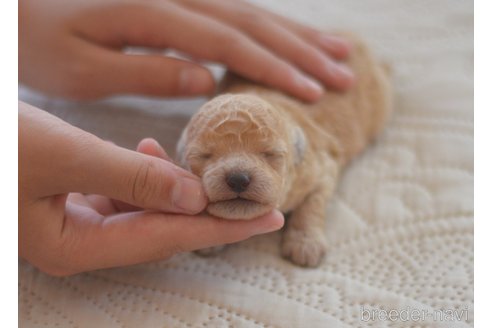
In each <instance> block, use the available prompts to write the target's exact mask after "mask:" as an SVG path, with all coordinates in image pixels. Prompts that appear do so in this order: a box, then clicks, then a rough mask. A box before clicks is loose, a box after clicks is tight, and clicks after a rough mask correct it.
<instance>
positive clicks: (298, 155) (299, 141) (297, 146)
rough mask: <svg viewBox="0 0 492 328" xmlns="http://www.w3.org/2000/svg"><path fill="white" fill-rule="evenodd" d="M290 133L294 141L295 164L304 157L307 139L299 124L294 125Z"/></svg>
mask: <svg viewBox="0 0 492 328" xmlns="http://www.w3.org/2000/svg"><path fill="white" fill-rule="evenodd" d="M292 135H293V137H292V140H293V141H294V163H295V164H296V165H297V164H299V163H301V162H302V160H303V159H304V153H305V152H306V147H307V140H306V136H305V135H304V131H303V130H302V129H301V128H300V127H299V126H296V127H294V129H293V130H292Z"/></svg>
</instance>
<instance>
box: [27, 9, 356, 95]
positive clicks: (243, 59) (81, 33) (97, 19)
mask: <svg viewBox="0 0 492 328" xmlns="http://www.w3.org/2000/svg"><path fill="white" fill-rule="evenodd" d="M127 46H142V47H147V48H154V49H166V48H173V49H177V50H179V51H181V52H183V53H186V54H188V55H190V56H192V57H193V58H195V59H198V60H207V61H214V62H220V63H223V64H225V65H226V66H227V67H228V68H229V69H230V70H231V71H234V72H235V73H237V74H239V75H243V76H244V77H246V78H249V79H251V80H254V81H256V82H260V83H264V84H266V85H269V86H271V87H275V88H278V89H280V90H283V91H285V92H287V93H290V94H292V95H293V96H296V97H299V98H301V99H303V100H306V101H314V100H316V99H318V98H319V97H320V96H321V95H322V93H323V87H322V86H321V84H320V83H319V82H317V81H320V82H321V83H322V84H324V85H326V86H328V87H333V88H335V89H340V90H345V89H347V88H349V87H350V86H351V85H352V83H353V80H354V78H353V75H352V73H351V72H350V70H349V69H348V68H347V67H345V66H343V65H342V64H340V63H338V62H337V60H341V59H344V58H346V57H347V56H348V54H349V52H350V44H349V43H348V42H347V41H345V40H344V39H341V38H339V37H335V36H332V35H329V34H326V33H322V32H320V31H317V30H315V29H312V28H309V27H306V26H303V25H301V24H298V23H295V22H293V21H291V20H289V19H287V18H284V17H281V16H278V15H276V14H273V13H271V12H268V11H266V10H264V9H261V8H259V7H256V6H254V5H252V4H249V3H247V2H244V1H230V0H211V1H202V0H180V1H177V0H153V1H139V0H130V1H123V0H109V1H102V2H101V1H96V0H74V1H62V0H45V1H35V0H22V1H21V2H20V3H19V78H20V81H21V82H23V83H25V84H26V85H28V86H31V87H33V88H36V89H39V90H41V91H43V92H46V93H48V94H51V95H57V96H63V97H68V98H75V99H93V98H99V97H103V96H108V95H112V94H123V93H128V94H131V93H133V94H145V95H152V96H193V95H200V94H209V93H211V92H212V91H213V90H214V80H213V78H212V76H211V74H210V72H209V71H208V70H206V69H205V68H204V67H202V66H201V65H200V64H199V63H198V62H193V61H185V60H179V59H175V58H169V57H165V56H159V55H129V54H125V53H124V49H125V47H127Z"/></svg>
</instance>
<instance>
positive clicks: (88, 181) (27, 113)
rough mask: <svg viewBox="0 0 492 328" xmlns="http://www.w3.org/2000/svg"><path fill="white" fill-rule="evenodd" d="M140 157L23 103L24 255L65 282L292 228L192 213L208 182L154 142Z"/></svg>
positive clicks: (277, 218) (267, 220)
mask: <svg viewBox="0 0 492 328" xmlns="http://www.w3.org/2000/svg"><path fill="white" fill-rule="evenodd" d="M138 151H139V152H140V153H138V152H133V151H130V150H126V149H123V148H120V147H117V146H115V145H113V144H111V143H108V142H105V141H102V140H100V139H98V138H97V137H95V136H93V135H91V134H89V133H87V132H84V131H82V130H80V129H78V128H76V127H73V126H71V125H69V124H67V123H65V122H63V121H61V120H60V119H58V118H56V117H54V116H52V115H50V114H48V113H45V112H43V111H41V110H39V109H36V108H34V107H32V106H29V105H27V104H24V103H19V255H20V256H21V257H23V258H25V259H26V260H27V261H29V262H30V263H32V264H33V265H35V266H36V267H38V268H39V269H41V270H42V271H45V272H47V273H49V274H52V275H57V276H64V275H70V274H74V273H78V272H82V271H89V270H95V269H100V268H107V267H114V266H123V265H130V264H136V263H141V262H147V261H153V260H159V259H166V258H168V257H170V256H172V255H173V254H176V253H178V252H182V251H191V250H196V249H201V248H206V247H211V246H216V245H222V244H227V243H232V242H236V241H240V240H243V239H246V238H249V237H250V236H252V235H256V234H260V233H266V232H270V231H273V230H277V229H280V227H281V226H282V225H283V217H282V215H281V214H280V213H279V212H277V211H274V212H272V213H270V214H267V215H265V216H263V217H260V218H257V219H254V220H251V221H229V220H221V219H217V218H213V217H211V216H208V215H194V216H191V214H196V213H199V212H200V211H201V210H203V209H204V208H205V206H206V203H207V199H206V197H205V195H204V192H203V189H202V186H201V182H200V180H199V178H198V177H196V176H194V175H192V174H191V173H189V172H187V171H185V170H183V169H181V168H179V167H177V166H175V165H174V164H172V163H171V162H169V161H167V160H166V159H167V155H166V153H165V152H164V150H162V148H160V146H159V145H158V144H157V143H156V142H155V141H153V140H149V139H144V141H142V142H141V143H140V144H139V147H138ZM143 209H145V210H143ZM171 213H173V214H171Z"/></svg>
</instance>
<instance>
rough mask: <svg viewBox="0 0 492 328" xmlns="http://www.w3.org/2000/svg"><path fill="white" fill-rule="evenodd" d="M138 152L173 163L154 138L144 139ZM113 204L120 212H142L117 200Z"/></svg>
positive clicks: (139, 144) (138, 146)
mask: <svg viewBox="0 0 492 328" xmlns="http://www.w3.org/2000/svg"><path fill="white" fill-rule="evenodd" d="M137 152H139V153H142V154H145V155H149V156H154V157H157V158H161V159H164V160H166V161H169V162H172V160H171V158H170V157H169V156H168V155H167V153H166V151H165V150H164V149H163V148H162V147H161V145H159V143H158V142H157V141H156V140H154V139H152V138H145V139H142V140H141V141H140V142H139V143H138V145H137ZM112 204H113V206H114V207H115V208H116V209H117V210H118V211H119V212H134V211H138V210H141V208H139V207H137V206H133V205H131V204H128V203H125V202H122V201H119V200H115V199H113V200H112Z"/></svg>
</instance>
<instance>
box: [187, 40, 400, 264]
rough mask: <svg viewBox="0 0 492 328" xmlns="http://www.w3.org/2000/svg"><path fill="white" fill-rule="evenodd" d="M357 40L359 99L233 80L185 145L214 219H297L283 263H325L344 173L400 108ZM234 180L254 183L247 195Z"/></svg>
mask: <svg viewBox="0 0 492 328" xmlns="http://www.w3.org/2000/svg"><path fill="white" fill-rule="evenodd" d="M350 38H351V39H352V41H353V43H354V51H353V54H352V55H351V58H350V59H349V60H348V65H349V66H350V67H351V68H352V69H353V70H354V72H355V74H356V77H357V83H356V85H355V87H354V88H352V89H351V90H350V91H348V92H346V93H339V92H335V91H327V92H326V94H325V95H324V96H323V98H322V99H321V100H320V101H319V102H317V103H315V104H306V103H303V102H300V101H298V100H296V99H293V98H291V97H289V96H287V95H284V94H282V93H280V92H278V91H276V90H272V89H269V88H265V87H261V86H258V85H256V84H252V83H248V82H246V81H244V80H241V79H239V78H237V77H232V76H229V77H228V78H227V81H226V84H225V88H224V90H223V93H224V94H222V95H219V96H217V97H215V98H213V99H212V100H210V101H209V102H207V103H206V104H205V105H204V106H203V107H202V108H201V109H200V110H199V112H198V113H197V114H196V115H195V116H194V117H193V118H192V119H191V121H190V122H189V124H188V126H187V128H186V129H185V131H184V132H183V134H182V138H181V140H180V142H179V144H178V156H179V160H180V162H181V163H182V164H183V165H184V166H185V167H187V168H188V169H190V170H191V171H193V172H194V173H195V174H197V175H199V176H201V177H202V179H203V183H204V187H205V191H206V193H207V195H208V197H209V200H210V204H209V206H208V207H207V211H208V212H209V213H210V214H212V215H215V216H219V217H222V218H225V219H251V218H253V217H257V216H259V215H262V214H265V213H267V212H269V211H270V210H272V209H273V208H279V209H280V210H281V211H282V212H284V213H290V218H289V220H288V222H287V226H286V228H285V231H284V234H283V241H282V255H283V256H285V257H287V258H289V259H291V260H292V261H293V262H294V263H296V264H298V265H302V266H317V265H318V264H319V263H320V261H321V260H322V258H323V255H324V254H325V252H326V247H327V246H326V236H325V221H326V206H327V203H328V201H329V199H330V197H331V195H332V193H333V191H334V190H335V187H336V183H337V179H338V175H339V172H340V170H341V169H342V168H343V166H344V165H345V164H347V163H348V162H349V161H350V160H351V159H352V158H354V156H356V155H357V154H359V153H360V152H361V151H362V150H363V149H364V147H365V146H366V145H367V144H368V143H369V142H370V141H371V140H372V139H373V138H374V137H375V136H376V134H377V133H378V132H379V131H380V130H381V129H382V127H383V125H384V123H385V122H386V120H387V118H388V115H389V113H390V109H391V105H392V104H391V88H390V83H389V79H388V74H387V73H388V72H387V69H386V68H385V67H384V66H383V65H381V64H380V63H378V62H377V61H376V60H375V59H374V58H373V56H372V55H371V53H370V52H369V50H368V48H367V47H366V45H365V44H364V43H363V42H361V41H360V40H358V39H357V38H355V37H353V36H350ZM231 172H246V173H247V174H248V175H250V176H251V183H250V185H249V186H248V188H247V190H245V191H244V192H241V193H240V194H237V193H235V192H233V191H232V190H231V188H229V187H228V185H227V183H226V176H227V175H228V174H230V173H231ZM238 196H240V198H237V197H238ZM202 253H210V251H207V250H205V251H203V252H202Z"/></svg>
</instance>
